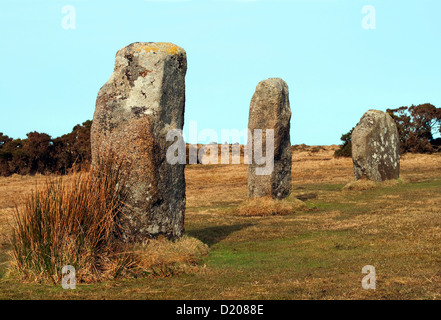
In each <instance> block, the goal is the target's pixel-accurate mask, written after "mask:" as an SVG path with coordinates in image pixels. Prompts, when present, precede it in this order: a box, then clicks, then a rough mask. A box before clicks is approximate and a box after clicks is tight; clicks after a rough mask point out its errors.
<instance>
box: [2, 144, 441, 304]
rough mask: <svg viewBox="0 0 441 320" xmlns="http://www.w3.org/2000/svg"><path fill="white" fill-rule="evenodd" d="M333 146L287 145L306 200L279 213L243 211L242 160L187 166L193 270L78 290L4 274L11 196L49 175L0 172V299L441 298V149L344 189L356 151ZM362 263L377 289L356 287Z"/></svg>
mask: <svg viewBox="0 0 441 320" xmlns="http://www.w3.org/2000/svg"><path fill="white" fill-rule="evenodd" d="M335 148H337V146H327V147H307V146H297V147H295V148H294V153H293V168H292V177H293V179H292V183H293V192H292V194H291V196H290V198H289V199H288V200H291V201H294V200H296V199H301V200H302V201H304V202H305V204H306V207H304V208H300V209H296V210H294V211H293V212H291V213H288V214H285V215H270V216H261V217H255V216H241V215H239V214H238V207H239V206H240V205H241V204H242V203H243V202H244V201H245V200H246V198H247V166H246V165H188V166H187V167H186V182H187V190H186V193H187V211H186V222H185V225H186V233H187V234H188V235H189V236H191V237H195V238H197V239H199V240H201V241H203V242H204V243H206V244H207V245H208V246H209V248H210V251H209V254H208V255H207V256H206V257H205V258H204V260H203V263H202V265H201V267H200V268H199V269H198V271H197V272H192V273H182V274H179V275H174V276H171V277H150V278H138V279H124V280H114V281H105V282H101V283H96V284H79V285H77V289H76V290H63V289H62V288H61V285H53V284H47V283H23V282H22V281H20V280H18V279H15V278H13V277H11V276H9V275H8V273H7V266H8V263H9V259H10V258H9V254H8V251H10V246H9V244H8V240H7V237H8V235H9V234H10V230H11V227H10V226H9V223H11V217H12V212H13V210H14V206H15V204H17V205H18V206H20V205H22V203H23V197H24V196H26V195H27V194H29V193H30V192H31V190H32V189H33V188H35V186H36V185H38V184H40V183H42V182H43V181H44V179H45V177H43V176H34V177H30V176H24V177H21V176H17V175H14V176H12V177H8V178H0V299H439V298H441V246H440V243H441V155H439V154H433V155H415V154H408V155H405V156H403V157H402V159H401V180H402V181H400V183H396V184H375V185H373V186H368V187H367V188H355V189H349V188H344V186H345V185H346V184H348V183H350V182H353V180H354V178H353V172H352V161H351V159H346V158H338V159H336V158H334V157H333V152H334V150H335ZM66 179H69V177H67V178H66ZM361 186H362V187H363V185H361ZM363 189H364V190H363ZM365 265H373V266H374V267H375V268H376V275H377V285H376V287H377V288H376V290H364V289H363V288H362V286H361V280H362V278H363V277H364V275H363V274H362V272H361V270H362V268H363V266H365Z"/></svg>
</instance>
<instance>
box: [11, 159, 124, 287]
mask: <svg viewBox="0 0 441 320" xmlns="http://www.w3.org/2000/svg"><path fill="white" fill-rule="evenodd" d="M123 179H124V178H123V174H122V170H121V166H114V165H113V164H112V161H111V160H108V161H102V162H101V163H100V164H99V165H98V166H96V167H93V168H92V169H91V171H89V172H76V173H74V174H73V176H72V177H71V179H70V181H69V182H68V183H67V182H66V181H65V178H63V177H57V178H52V179H50V178H48V179H47V180H46V183H45V184H44V185H43V186H42V187H40V188H37V189H36V190H35V191H34V193H33V194H31V195H30V197H29V198H28V199H27V201H26V203H25V205H24V207H23V209H18V207H16V211H15V214H14V226H13V231H12V238H11V244H12V258H13V259H12V271H15V272H17V273H18V274H20V275H21V276H23V277H25V278H29V279H32V278H33V279H39V280H40V279H42V278H45V279H51V280H53V281H54V282H59V280H60V278H61V269H62V268H63V266H64V265H72V266H74V267H75V269H76V276H77V281H86V282H93V281H96V280H99V279H101V278H109V277H113V276H116V275H117V274H118V273H119V272H120V271H121V270H123V269H124V267H125V264H126V263H127V257H125V256H124V255H120V254H118V252H119V251H121V250H119V247H120V244H119V243H118V241H116V237H115V234H116V233H117V232H118V224H117V219H116V217H117V215H118V214H119V212H120V210H121V208H122V206H123V204H124V200H125V198H126V196H127V192H126V188H125V183H124V181H123Z"/></svg>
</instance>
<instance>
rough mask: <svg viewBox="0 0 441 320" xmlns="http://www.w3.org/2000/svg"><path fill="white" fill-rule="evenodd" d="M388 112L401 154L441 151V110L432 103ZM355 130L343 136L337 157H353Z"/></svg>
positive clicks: (388, 110)
mask: <svg viewBox="0 0 441 320" xmlns="http://www.w3.org/2000/svg"><path fill="white" fill-rule="evenodd" d="M386 112H387V113H388V114H389V115H390V116H391V117H392V119H394V121H395V123H396V125H397V129H398V134H399V138H400V152H401V154H404V153H407V152H410V153H434V152H440V151H441V138H436V137H435V136H437V135H438V136H439V135H440V134H441V108H436V107H435V106H433V105H432V104H430V103H425V104H420V105H417V106H415V105H412V106H410V107H400V108H396V109H387V110H386ZM353 130H354V128H352V129H351V130H350V131H349V132H347V133H345V134H343V135H342V136H341V138H340V139H341V140H342V141H343V143H342V145H341V146H340V148H339V149H338V150H336V151H335V156H336V157H351V156H352V144H351V135H352V131H353Z"/></svg>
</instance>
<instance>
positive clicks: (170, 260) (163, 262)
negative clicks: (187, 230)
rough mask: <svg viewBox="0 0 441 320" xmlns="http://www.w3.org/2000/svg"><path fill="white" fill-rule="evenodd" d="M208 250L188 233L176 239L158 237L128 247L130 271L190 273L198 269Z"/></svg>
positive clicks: (141, 272) (143, 272)
mask: <svg viewBox="0 0 441 320" xmlns="http://www.w3.org/2000/svg"><path fill="white" fill-rule="evenodd" d="M208 251H209V249H208V246H207V245H206V244H204V243H203V242H202V241H200V240H198V239H196V238H193V237H190V236H188V235H184V236H183V237H182V238H180V239H176V240H168V239H166V238H165V237H158V238H157V239H152V240H149V241H148V242H147V243H145V244H136V245H134V246H133V247H132V248H131V249H130V255H131V257H132V260H133V267H132V269H131V271H132V272H135V273H137V274H141V275H149V276H162V277H163V276H169V275H173V274H178V273H182V272H185V273H192V272H195V271H198V270H199V269H200V266H199V263H200V261H201V259H202V257H203V256H206V255H208Z"/></svg>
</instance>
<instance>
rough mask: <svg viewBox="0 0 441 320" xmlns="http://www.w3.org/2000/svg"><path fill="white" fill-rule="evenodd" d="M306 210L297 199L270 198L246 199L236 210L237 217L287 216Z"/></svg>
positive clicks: (302, 203)
mask: <svg viewBox="0 0 441 320" xmlns="http://www.w3.org/2000/svg"><path fill="white" fill-rule="evenodd" d="M305 208H307V206H306V204H305V203H304V202H303V201H300V200H298V199H292V200H290V201H288V200H278V199H273V198H271V197H262V198H252V199H247V200H245V201H244V203H242V204H241V205H240V206H239V207H238V208H237V213H238V215H239V216H245V217H256V216H261V217H263V216H274V215H287V214H291V213H293V212H294V211H298V210H302V209H305Z"/></svg>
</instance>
